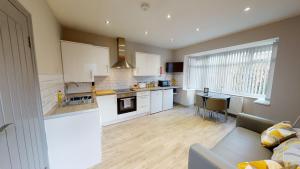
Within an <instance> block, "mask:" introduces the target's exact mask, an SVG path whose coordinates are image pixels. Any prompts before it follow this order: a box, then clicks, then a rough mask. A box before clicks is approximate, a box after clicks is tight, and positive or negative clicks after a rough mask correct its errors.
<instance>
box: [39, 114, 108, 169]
mask: <svg viewBox="0 0 300 169" xmlns="http://www.w3.org/2000/svg"><path fill="white" fill-rule="evenodd" d="M99 118H100V114H99V111H98V109H93V110H85V111H80V112H74V113H73V112H72V113H66V114H64V115H61V116H57V117H51V116H50V117H47V118H45V121H44V122H45V131H46V138H47V145H48V156H49V165H50V166H49V168H51V169H83V168H90V167H92V166H94V165H96V164H99V163H100V162H101V156H102V155H101V135H102V131H101V126H102V125H101V123H100V121H99V120H98V119H99Z"/></svg>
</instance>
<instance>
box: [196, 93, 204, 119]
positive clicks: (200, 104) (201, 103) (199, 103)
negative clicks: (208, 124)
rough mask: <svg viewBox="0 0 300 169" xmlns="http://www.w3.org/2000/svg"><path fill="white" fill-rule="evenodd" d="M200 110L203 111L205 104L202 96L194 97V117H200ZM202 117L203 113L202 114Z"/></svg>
mask: <svg viewBox="0 0 300 169" xmlns="http://www.w3.org/2000/svg"><path fill="white" fill-rule="evenodd" d="M201 109H204V111H205V102H204V98H203V97H202V96H199V95H196V98H195V115H200V113H201ZM203 115H204V113H203Z"/></svg>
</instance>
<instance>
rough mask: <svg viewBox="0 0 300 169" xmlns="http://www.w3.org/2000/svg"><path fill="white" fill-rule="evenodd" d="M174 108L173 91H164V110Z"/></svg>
mask: <svg viewBox="0 0 300 169" xmlns="http://www.w3.org/2000/svg"><path fill="white" fill-rule="evenodd" d="M172 108H173V89H167V90H163V110H169V109H172Z"/></svg>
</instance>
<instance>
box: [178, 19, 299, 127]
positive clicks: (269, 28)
mask: <svg viewBox="0 0 300 169" xmlns="http://www.w3.org/2000/svg"><path fill="white" fill-rule="evenodd" d="M274 37H279V39H280V40H279V41H280V42H279V46H278V53H277V58H276V66H275V72H274V81H273V87H272V96H271V105H270V106H264V105H259V104H255V103H253V99H246V100H244V111H246V112H247V113H251V114H254V115H258V116H262V117H266V118H270V119H274V120H291V121H293V120H295V119H296V117H297V116H299V115H300V109H299V103H300V102H299V98H300V85H299V84H300V76H299V72H300V57H299V54H300V48H299V44H300V16H297V17H293V18H289V19H286V20H282V21H279V22H276V23H272V24H268V25H265V26H260V27H257V28H253V29H250V30H247V31H242V32H238V33H234V34H232V35H228V36H224V37H220V38H217V39H212V40H209V41H206V42H202V43H198V44H194V45H190V46H188V47H184V48H181V49H176V50H174V51H173V52H174V56H175V57H174V60H183V56H184V55H188V54H192V53H198V52H203V51H209V50H213V49H219V48H225V47H229V46H235V45H239V44H245V43H249V42H255V41H260V40H264V39H270V38H274Z"/></svg>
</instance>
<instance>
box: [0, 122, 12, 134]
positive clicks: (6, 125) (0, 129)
mask: <svg viewBox="0 0 300 169" xmlns="http://www.w3.org/2000/svg"><path fill="white" fill-rule="evenodd" d="M10 125H14V123H8V124H4V125H3V126H1V127H0V133H2V132H4V130H5V129H6V128H7V127H9V126H10Z"/></svg>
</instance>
